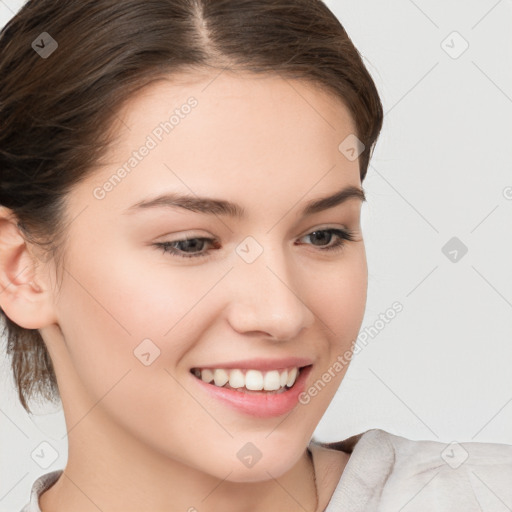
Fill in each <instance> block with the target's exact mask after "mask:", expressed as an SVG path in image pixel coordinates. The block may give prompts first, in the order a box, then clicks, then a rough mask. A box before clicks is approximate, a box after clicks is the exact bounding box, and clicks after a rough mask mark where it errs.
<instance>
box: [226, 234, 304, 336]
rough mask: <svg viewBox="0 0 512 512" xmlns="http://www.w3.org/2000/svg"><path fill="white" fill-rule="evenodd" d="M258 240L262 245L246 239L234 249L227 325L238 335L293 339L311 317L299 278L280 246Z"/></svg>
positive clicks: (270, 241) (265, 238)
mask: <svg viewBox="0 0 512 512" xmlns="http://www.w3.org/2000/svg"><path fill="white" fill-rule="evenodd" d="M258 238H259V239H260V240H262V241H263V243H260V242H259V241H257V240H256V239H255V238H253V237H247V238H246V239H245V240H244V241H243V242H242V243H240V244H239V246H238V247H237V248H236V252H237V257H236V260H235V261H236V263H235V271H234V274H235V275H234V276H233V279H235V280H236V288H237V289H236V293H235V294H234V297H236V298H235V299H234V301H233V303H232V304H231V308H230V311H231V313H230V318H229V319H230V323H231V325H232V326H233V328H235V329H236V330H237V331H239V332H247V331H262V332H265V333H267V334H268V335H271V336H273V337H275V338H279V339H288V338H293V337H295V336H297V334H298V333H299V332H300V331H301V330H302V329H303V328H304V327H307V326H309V325H311V323H312V322H313V319H314V318H313V313H312V312H311V310H310V309H309V308H308V306H307V304H306V303H305V302H306V301H305V300H304V298H303V297H301V296H300V294H301V291H300V288H298V286H297V285H298V284H300V276H298V275H297V272H296V268H295V266H294V265H293V262H292V261H291V259H290V255H289V254H286V251H285V249H284V248H283V246H282V244H280V243H278V242H276V240H275V239H274V240H273V238H272V236H266V237H258ZM263 239H264V240H263ZM272 240H273V241H272Z"/></svg>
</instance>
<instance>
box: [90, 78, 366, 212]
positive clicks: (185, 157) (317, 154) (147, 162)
mask: <svg viewBox="0 0 512 512" xmlns="http://www.w3.org/2000/svg"><path fill="white" fill-rule="evenodd" d="M113 130H114V133H115V134H116V141H115V144H114V145H113V146H112V147H111V148H110V150H109V152H108V153H107V154H106V159H104V160H103V161H102V165H101V166H100V168H99V169H98V172H96V173H94V175H93V176H92V180H90V181H89V183H88V187H89V190H88V192H87V191H86V192H85V193H88V194H89V197H90V196H91V190H92V188H93V187H95V186H101V185H102V184H104V183H106V180H109V177H111V176H112V175H113V173H114V174H115V173H116V172H118V170H119V169H121V168H124V169H125V171H126V172H123V173H121V174H123V178H122V183H119V184H118V185H115V186H114V189H113V190H111V191H109V193H108V196H107V197H106V200H105V201H104V202H103V204H104V205H105V204H106V203H107V202H108V204H110V205H113V206H114V207H116V208H117V207H119V209H120V210H121V209H124V208H126V207H127V206H129V204H128V203H130V204H132V203H135V202H136V201H137V200H140V199H141V196H142V195H144V194H154V193H155V192H157V191H159V190H158V189H161V188H167V189H169V188H174V189H175V190H178V191H180V192H187V193H193V194H198V195H210V196H218V197H220V196H223V197H226V198H229V197H231V198H232V199H239V196H240V195H241V194H246V193H249V192H250V194H249V195H251V196H253V198H256V197H257V196H258V195H260V196H261V197H268V196H269V194H274V196H275V197H276V198H277V197H278V196H282V197H283V198H285V197H286V196H288V197H290V196H294V197H295V198H296V200H298V199H299V198H300V197H301V196H303V195H304V194H305V193H306V192H307V190H308V189H311V188H312V187H313V186H315V183H319V185H318V187H319V188H317V190H316V191H317V192H318V193H322V192H325V191H327V192H328V191H332V190H333V189H334V188H336V189H339V188H341V186H340V185H344V184H351V185H354V186H357V185H358V184H360V180H359V164H358V161H357V160H356V161H349V160H347V158H346V157H345V156H344V155H343V154H342V153H341V152H340V150H339V149H338V147H339V145H340V143H341V142H342V141H343V140H344V139H345V138H346V137H347V136H349V135H351V134H354V133H355V124H354V122H353V119H352V117H351V115H350V113H349V111H348V109H347V108H346V107H345V105H344V104H343V102H342V101H341V100H340V99H339V98H337V97H335V96H334V95H333V94H332V93H330V92H328V91H325V90H324V89H322V88H320V87H319V86H318V85H316V84H311V83H308V82H304V81H298V80H291V79H287V78H282V77H280V76H275V75H254V74H243V75H238V74H234V73H232V72H230V71H226V70H225V71H222V72H220V74H219V72H218V71H217V73H215V74H213V73H212V74H208V75H205V74H201V75H192V74H183V75H176V76H172V77H169V78H167V79H163V80H159V81H157V82H154V83H152V84H151V85H149V86H147V87H145V88H144V89H142V90H141V91H139V92H138V93H137V94H136V95H135V96H133V97H132V98H130V99H129V101H127V102H126V103H125V105H124V106H123V108H122V109H121V110H120V111H119V112H118V113H117V116H116V120H115V122H114V124H113ZM145 146H146V147H150V150H149V151H148V150H144V155H143V157H140V153H141V151H140V150H141V149H142V148H144V147H145ZM135 153H139V155H138V156H134V154H135ZM130 163H131V164H132V165H130ZM118 174H119V173H118ZM111 189H112V187H111ZM82 192H83V191H82ZM239 202H240V201H239Z"/></svg>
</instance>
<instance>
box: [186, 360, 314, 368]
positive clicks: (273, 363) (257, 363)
mask: <svg viewBox="0 0 512 512" xmlns="http://www.w3.org/2000/svg"><path fill="white" fill-rule="evenodd" d="M310 364H313V362H312V361H311V359H307V358H304V357H285V358H282V359H265V358H257V359H241V360H238V361H225V362H220V363H215V364H207V365H204V366H203V365H198V366H195V367H194V368H210V369H212V368H226V369H228V368H231V369H233V368H240V369H241V370H245V369H247V370H250V369H254V370H260V371H265V370H279V369H285V368H290V367H295V366H297V367H299V368H300V367H302V366H309V365H310Z"/></svg>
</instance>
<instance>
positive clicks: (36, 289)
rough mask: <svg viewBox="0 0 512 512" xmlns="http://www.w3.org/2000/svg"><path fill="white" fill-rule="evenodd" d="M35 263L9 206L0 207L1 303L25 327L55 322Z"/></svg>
mask: <svg viewBox="0 0 512 512" xmlns="http://www.w3.org/2000/svg"><path fill="white" fill-rule="evenodd" d="M38 263H40V261H39V260H37V258H36V257H35V256H34V255H33V254H32V253H31V252H30V250H29V247H28V245H27V243H26V241H25V239H24V237H23V235H22V233H21V232H20V230H19V228H18V226H17V224H16V219H15V217H14V216H13V215H12V212H11V210H9V209H7V208H5V207H0V307H1V308H2V310H3V312H4V313H5V314H6V315H7V316H8V317H9V318H10V319H11V320H12V321H13V322H14V323H16V324H17V325H19V326H20V327H23V328H25V329H39V328H41V327H44V326H45V325H48V324H50V323H55V322H56V318H55V312H54V307H53V301H52V296H51V290H50V289H48V288H47V285H46V282H45V281H44V276H43V275H42V270H41V271H40V270H39V269H40V267H39V266H38Z"/></svg>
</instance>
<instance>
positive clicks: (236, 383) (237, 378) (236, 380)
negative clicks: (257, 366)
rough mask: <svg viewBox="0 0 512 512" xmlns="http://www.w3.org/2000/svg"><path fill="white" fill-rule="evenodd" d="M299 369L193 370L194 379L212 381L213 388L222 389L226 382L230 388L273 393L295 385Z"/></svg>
mask: <svg viewBox="0 0 512 512" xmlns="http://www.w3.org/2000/svg"><path fill="white" fill-rule="evenodd" d="M244 372H245V373H244ZM298 373H299V369H298V368H297V367H294V368H289V369H286V370H281V371H278V370H271V371H268V372H260V371H259V370H239V369H233V370H225V369H223V368H211V369H210V368H205V369H199V368H196V369H195V370H194V374H195V375H196V377H200V378H201V380H203V381H204V382H211V381H212V380H213V381H214V384H215V386H219V387H222V386H224V385H225V384H226V383H227V382H228V381H229V385H230V386H231V387H232V388H241V387H244V386H245V387H246V388H247V389H248V390H250V391H260V390H262V389H264V390H265V391H274V390H276V389H279V388H281V387H284V386H288V387H291V386H293V384H294V383H295V380H296V378H297V375H298Z"/></svg>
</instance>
